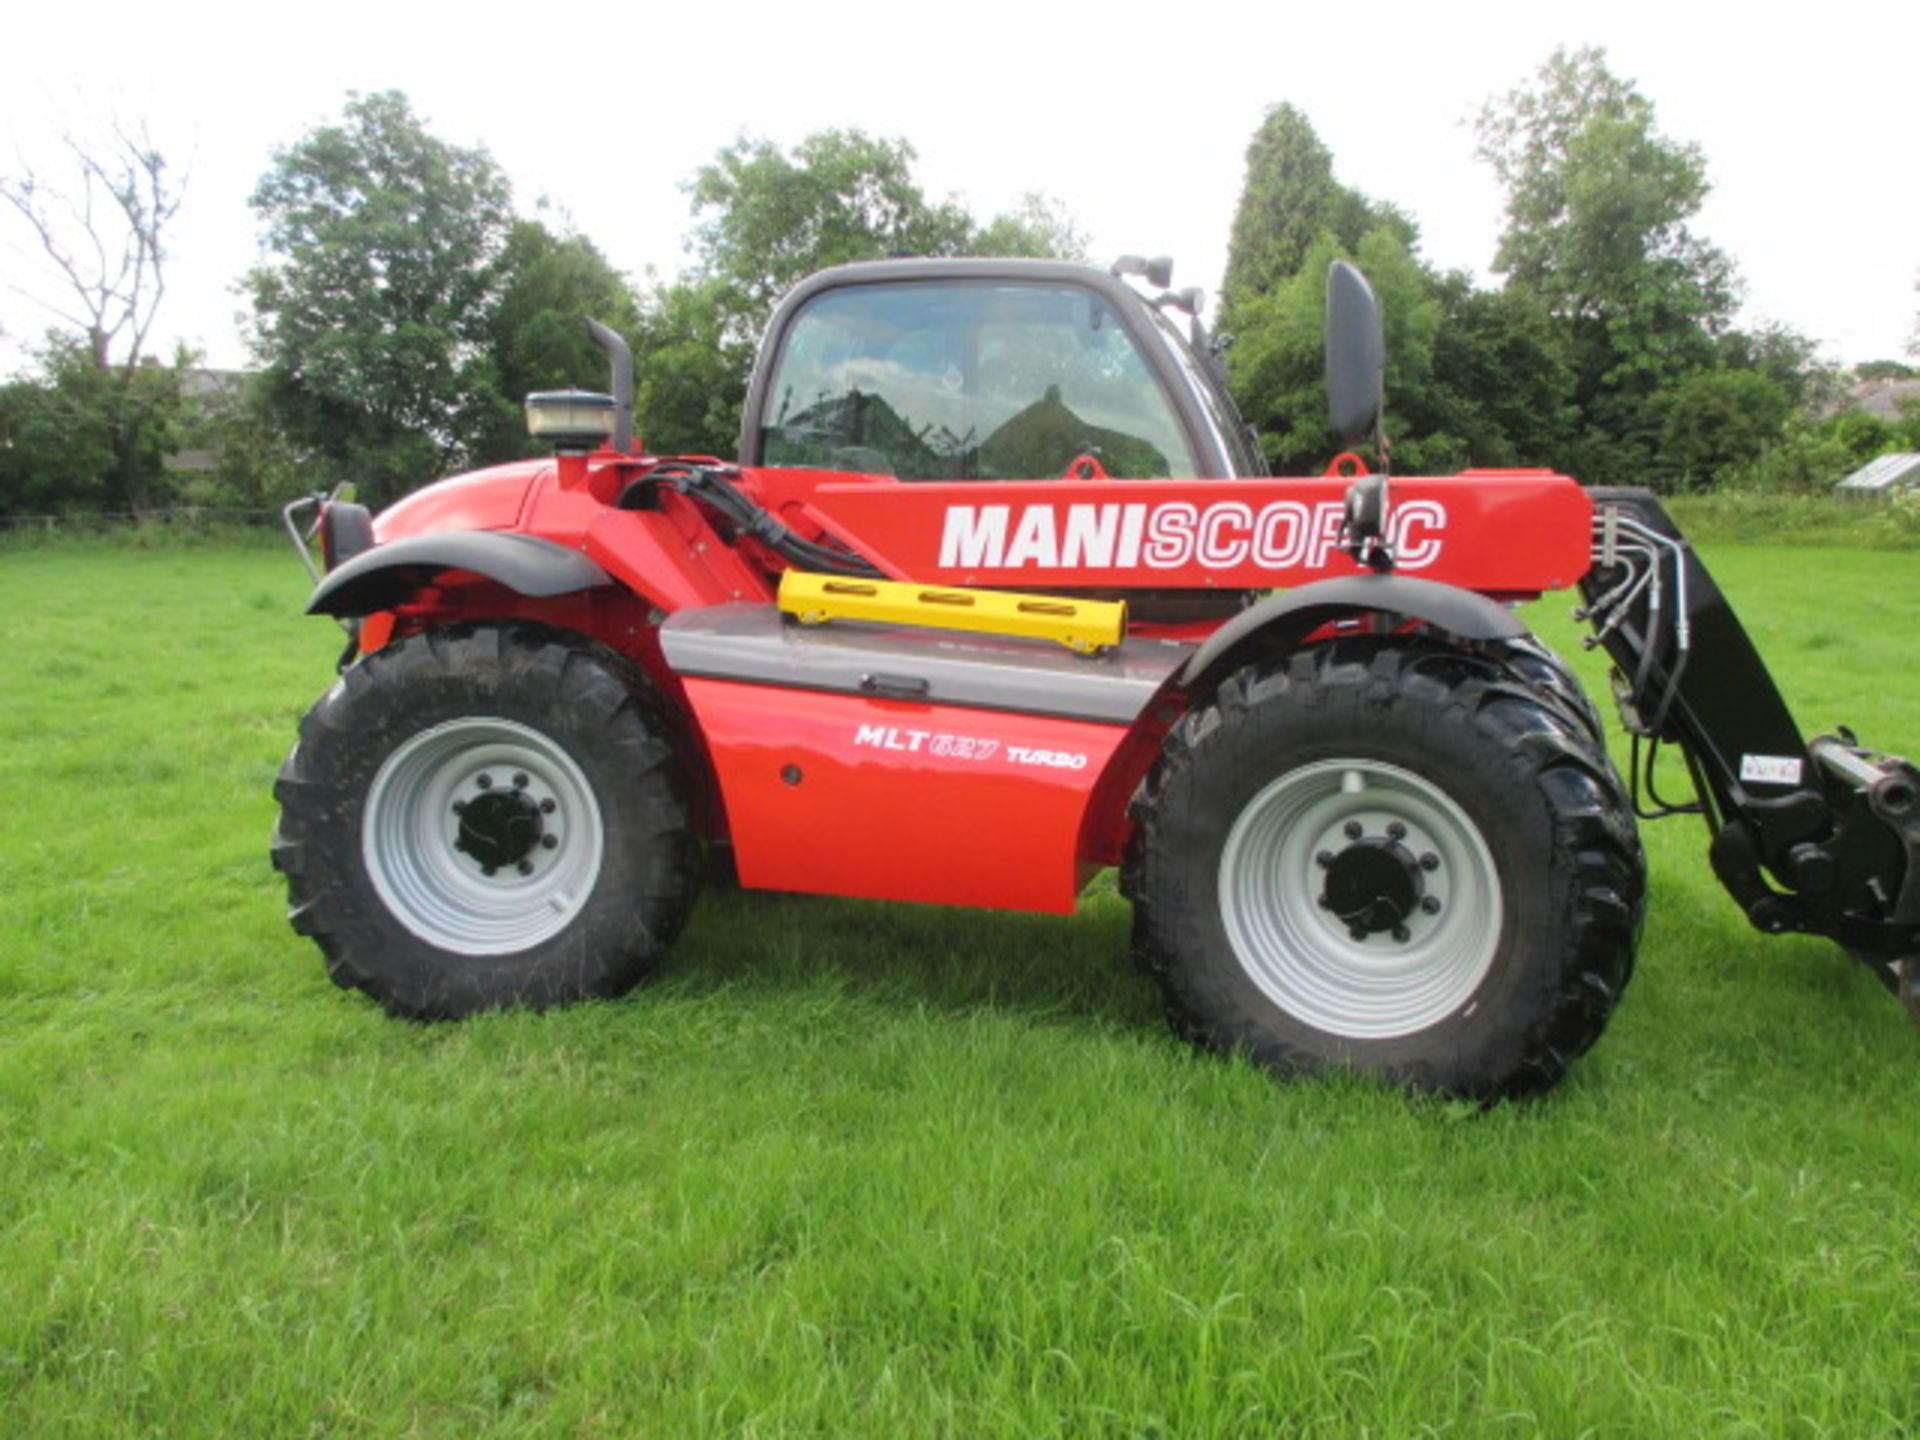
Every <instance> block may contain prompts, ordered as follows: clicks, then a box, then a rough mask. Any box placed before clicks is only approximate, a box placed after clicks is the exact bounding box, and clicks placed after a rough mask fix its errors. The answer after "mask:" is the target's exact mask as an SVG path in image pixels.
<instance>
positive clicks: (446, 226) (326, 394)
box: [247, 91, 512, 499]
mask: <svg viewBox="0 0 1920 1440" xmlns="http://www.w3.org/2000/svg"><path fill="white" fill-rule="evenodd" d="M252 204H253V207H254V210H255V211H256V213H258V215H259V216H260V219H261V222H262V225H263V229H264V239H265V244H266V247H267V249H268V251H269V252H270V258H269V259H268V260H267V261H266V263H264V264H262V265H261V266H259V267H258V268H256V269H255V270H254V271H253V272H252V273H251V274H250V275H249V276H248V277H247V285H248V288H249V289H250V290H251V292H252V296H253V303H254V325H255V333H254V349H255V352H256V354H257V355H258V357H259V359H260V360H261V361H262V362H263V364H264V365H265V367H266V370H267V375H268V383H269V395H270V400H271V404H272V408H273V410H274V413H275V414H276V415H277V417H278V419H279V422H280V424H281V425H282V426H283V427H284V428H285V430H286V432H287V434H288V435H289V437H290V438H291V439H292V440H293V441H294V442H295V443H296V444H297V445H299V446H300V447H302V448H303V449H305V450H306V451H308V452H310V453H311V454H312V455H313V456H314V457H315V458H316V460H317V461H318V462H319V468H320V469H322V470H323V471H325V472H327V473H328V474H329V475H331V476H337V477H339V478H343V479H346V478H350V479H354V480H357V481H359V482H361V483H362V484H363V485H364V486H366V487H367V488H368V489H369V490H370V491H371V493H372V494H373V495H374V497H375V498H377V499H384V498H390V497H391V496H393V495H394V494H397V493H399V492H400V491H402V490H404V489H407V488H410V487H411V486H413V485H415V484H418V483H419V482H420V481H422V480H424V479H427V478H430V477H431V476H432V475H434V474H437V473H440V472H441V471H443V470H445V469H446V468H447V467H449V466H451V465H453V464H455V463H456V462H459V461H461V460H464V459H466V458H468V457H469V456H470V455H471V454H472V453H473V451H474V448H475V446H474V436H473V435H472V434H471V433H470V427H471V425H473V424H475V423H479V422H476V421H475V419H474V417H475V415H476V412H477V411H478V412H484V410H485V407H484V406H483V405H477V404H476V401H475V396H476V394H477V393H479V392H482V391H484V390H485V389H486V387H487V386H488V383H489V372H488V369H487V362H486V360H485V356H484V346H485V342H486V339H487V328H488V323H489V318H490V316H491V314H492V311H493V306H494V303H495V301H496V299H497V298H498V294H499V290H500V287H501V285H502V283H503V259H504V256H505V252H506V249H507V242H508V237H509V233H510V230H511V225H512V212H511V209H510V206H509V191H508V186H507V182H506V179H505V177H504V176H502V174H501V173H500V171H499V169H498V167H496V166H495V164H494V162H493V160H492V158H491V157H489V156H488V154H487V153H486V151H484V150H480V149H462V148H459V147H457V146H453V145H449V144H447V143H446V142H445V141H442V140H439V139H437V138H436V137H434V136H433V135H431V134H429V133H428V132H427V130H426V128H425V126H424V125H423V123H422V122H421V121H420V120H419V119H418V118H417V117H416V116H415V115H414V113H413V110H412V108H411V107H410V106H409V105H408V103H407V99H406V97H405V96H404V95H401V94H400V93H398V92H397V91H386V92H383V93H380V94H375V95H367V96H360V95H354V96H352V97H351V98H350V99H349V101H348V103H347V105H346V109H345V114H344V119H343V123H341V124H337V125H324V126H321V127H320V128H318V129H316V130H313V131H311V132H309V133H308V134H307V136H306V137H305V138H304V139H302V140H300V141H299V142H298V143H296V144H294V145H292V146H290V147H288V148H286V149H282V150H277V151H275V153H274V160H273V166H272V168H271V169H270V170H269V171H268V172H267V174H266V176H265V177H264V178H263V179H262V180H261V181H260V184H259V187H258V188H257V189H256V190H255V191H254V194H253V199H252Z"/></svg>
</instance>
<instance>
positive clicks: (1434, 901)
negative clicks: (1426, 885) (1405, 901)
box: [1420, 895, 1440, 915]
mask: <svg viewBox="0 0 1920 1440" xmlns="http://www.w3.org/2000/svg"><path fill="white" fill-rule="evenodd" d="M1420 909H1421V910H1422V911H1423V912H1424V913H1426V914H1428V915H1438V914H1439V913H1440V897H1439V896H1438V895H1428V896H1426V897H1425V898H1424V899H1422V900H1421V902H1420Z"/></svg>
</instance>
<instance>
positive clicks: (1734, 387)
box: [1661, 370, 1793, 490]
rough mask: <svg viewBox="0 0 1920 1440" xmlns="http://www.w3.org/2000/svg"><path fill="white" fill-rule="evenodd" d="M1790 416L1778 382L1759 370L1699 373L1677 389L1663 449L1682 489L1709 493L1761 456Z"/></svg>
mask: <svg viewBox="0 0 1920 1440" xmlns="http://www.w3.org/2000/svg"><path fill="white" fill-rule="evenodd" d="M1792 412H1793V402H1792V400H1791V398H1790V397H1789V396H1788V394H1787V392H1786V390H1785V389H1783V388H1782V387H1781V386H1780V385H1779V384H1778V383H1777V382H1775V381H1773V380H1770V379H1768V378H1767V377H1766V376H1765V375H1762V374H1760V373H1759V372H1758V371H1757V370H1702V371H1699V372H1697V373H1695V374H1693V375H1689V376H1688V377H1687V378H1686V379H1685V380H1683V381H1681V382H1680V384H1679V385H1678V386H1677V387H1675V389H1674V392H1673V404H1672V406H1671V408H1670V409H1669V410H1668V412H1667V421H1666V426H1665V430H1664V432H1663V434H1662V436H1661V441H1662V444H1661V449H1662V452H1663V453H1664V454H1665V455H1666V457H1667V458H1668V460H1669V461H1670V462H1671V463H1672V464H1673V465H1675V466H1676V467H1677V468H1678V471H1679V475H1678V483H1679V485H1680V486H1681V488H1683V489H1689V490H1696V489H1708V488H1711V487H1712V486H1713V484H1714V483H1715V482H1716V481H1717V480H1718V479H1719V477H1720V476H1721V474H1722V473H1723V472H1726V471H1730V470H1732V469H1734V468H1735V467H1736V466H1740V465H1744V464H1747V463H1748V462H1750V461H1752V460H1754V459H1755V458H1756V457H1758V456H1759V454H1760V452H1761V451H1762V450H1763V449H1765V447H1766V445H1767V443H1768V442H1769V441H1771V440H1772V439H1774V438H1775V437H1776V436H1777V435H1779V434H1780V427H1781V426H1782V425H1783V424H1785V423H1786V419H1787V416H1788V415H1790V414H1791V413H1792Z"/></svg>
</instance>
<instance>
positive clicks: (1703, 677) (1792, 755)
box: [1575, 489, 1920, 988]
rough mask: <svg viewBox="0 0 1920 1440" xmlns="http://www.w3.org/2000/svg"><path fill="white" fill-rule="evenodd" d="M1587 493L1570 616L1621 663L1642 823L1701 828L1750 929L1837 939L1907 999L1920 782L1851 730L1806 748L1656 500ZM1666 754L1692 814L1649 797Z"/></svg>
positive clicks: (1918, 934) (1918, 931) (1915, 944)
mask: <svg viewBox="0 0 1920 1440" xmlns="http://www.w3.org/2000/svg"><path fill="white" fill-rule="evenodd" d="M1589 493H1590V494H1591V496H1592V498H1593V501H1594V506H1595V514H1594V548H1593V560H1594V563H1593V568H1592V569H1591V570H1590V571H1589V572H1588V573H1587V575H1586V577H1585V578H1584V579H1583V580H1582V581H1581V582H1580V590H1581V595H1582V599H1583V601H1584V603H1583V604H1582V606H1581V608H1580V609H1579V610H1578V611H1576V612H1575V613H1576V615H1577V616H1578V617H1579V618H1581V619H1585V620H1588V621H1590V622H1591V623H1592V625H1593V628H1594V633H1593V635H1592V637H1591V638H1590V639H1589V640H1588V642H1587V643H1588V645H1589V646H1594V645H1603V646H1605V647H1606V650H1607V653H1608V655H1609V656H1610V657H1611V658H1612V660H1613V662H1614V667H1615V669H1614V690H1615V696H1616V699H1617V700H1618V701H1619V703H1620V714H1621V720H1622V723H1623V724H1624V725H1625V726H1626V728H1627V730H1628V732H1629V733H1630V734H1631V735H1632V737H1633V748H1632V760H1631V770H1632V776H1631V779H1632V785H1633V799H1634V808H1635V813H1636V814H1638V815H1640V817H1641V818H1643V819H1658V818H1662V817H1664V816H1666V815H1672V814H1699V815H1703V816H1704V817H1705V818H1706V822H1707V826H1708V828H1709V830H1710V831H1711V832H1712V835H1713V841H1712V846H1711V850H1710V852H1709V853H1710V858H1711V860H1712V864H1713V868H1714V873H1715V874H1716V875H1717V876H1718V877H1719V879H1720V881H1721V883H1722V884H1723V885H1725V886H1726V888H1727V890H1728V891H1729V893H1731V894H1732V895H1733V897H1734V899H1735V900H1736V901H1738V902H1739V904H1740V906H1741V908H1742V909H1743V910H1744V911H1745V912H1746V914H1747V917H1748V919H1749V920H1750V921H1752V923H1753V924H1754V925H1756V926H1757V927H1759V928H1760V929H1762V930H1765V931H1768V932H1770V933H1779V932H1782V931H1806V932H1812V933H1816V934H1822V935H1827V936H1831V937H1832V938H1833V939H1835V940H1838V941H1839V942H1840V943H1841V944H1843V945H1845V946H1847V947H1848V948H1849V949H1850V950H1852V951H1853V953H1854V954H1855V955H1856V956H1858V957H1859V958H1860V959H1861V960H1863V961H1865V962H1867V963H1868V964H1869V965H1871V966H1873V967H1874V968H1875V969H1876V970H1877V971H1878V972H1879V973H1880V975H1881V977H1882V978H1883V979H1884V980H1886V981H1887V983H1888V984H1889V985H1890V986H1900V987H1902V988H1905V987H1906V986H1907V985H1908V984H1909V983H1910V982H1909V980H1908V979H1907V977H1908V975H1909V974H1910V973H1911V972H1912V971H1913V970H1915V969H1916V968H1920V965H1916V964H1915V961H1914V959H1913V958H1911V957H1920V771H1916V770H1915V768H1914V767H1913V766H1912V765H1911V764H1909V763H1908V762H1907V761H1905V760H1903V759H1900V758H1899V757H1897V756H1890V755H1883V754H1880V753H1878V752H1876V751H1872V750H1869V749H1866V748H1865V747H1862V746H1860V745H1858V744H1857V743H1855V741H1854V739H1853V737H1852V736H1851V735H1850V734H1844V732H1843V736H1842V737H1834V736H1820V737H1818V738H1816V739H1814V740H1813V741H1811V742H1808V741H1804V740H1802V739H1801V733H1800V730H1799V727H1798V726H1797V725H1796V724H1795V722H1794V719H1793V715H1792V712H1791V711H1790V710H1789V709H1788V708H1787V704H1786V701H1785V700H1784V699H1782V698H1781V695H1780V691H1779V689H1778V687H1777V686H1776V685H1775V684H1774V681H1773V677H1772V675H1771V674H1770V673H1769V672H1768V670H1767V667H1766V662H1765V661H1763V660H1762V659H1761V658H1760V654H1759V652H1758V651H1757V650H1756V649H1755V648H1754V645H1753V641H1752V640H1751V639H1750V638H1749V637H1748V635H1747V632H1746V630H1745V628H1744V627H1743V626H1742V625H1741V624H1740V621H1739V618H1738V617H1737V616H1736V615H1735V614H1734V612H1733V607H1732V606H1731V605H1729V604H1728V603H1727V599H1726V596H1725V595H1724V594H1722V593H1721V590H1720V587H1719V586H1718V585H1717V584H1715V583H1714V580H1713V577H1712V576H1711V575H1710V574H1709V573H1708V572H1707V568H1706V566H1705V565H1703V564H1702V563H1701V562H1700V557H1699V556H1698V555H1697V554H1696V553H1695V552H1694V550H1693V547H1692V546H1691V545H1689V544H1688V543H1687V541H1686V539H1685V537H1683V536H1682V535H1681V534H1680V531H1679V529H1678V528H1677V527H1676V526H1675V525H1674V523H1673V520H1672V518H1671V517H1670V516H1668V514H1667V513H1666V510H1665V508H1664V507H1663V506H1662V505H1661V504H1660V502H1659V500H1658V499H1657V498H1656V497H1655V496H1654V495H1653V494H1652V493H1651V492H1649V491H1646V490H1638V489H1596V490H1593V491H1591V492H1589ZM1670 744H1677V745H1678V746H1679V747H1680V749H1681V752H1682V753H1683V755H1684V756H1685V758H1686V762H1687V769H1688V774H1689V776H1690V778H1691V779H1692V781H1693V786H1694V791H1695V794H1696V796H1697V800H1696V801H1695V802H1694V803H1691V804H1685V803H1683V804H1674V803H1671V802H1669V801H1666V800H1664V799H1662V797H1661V796H1660V794H1659V793H1658V791H1657V790H1656V789H1655V787H1654V781H1653V776H1654V764H1655V761H1656V760H1657V758H1658V755H1659V750H1660V747H1661V746H1663V745H1670ZM1643 748H1644V755H1645V758H1644V761H1643V759H1642V752H1643ZM1643 788H1644V790H1645V793H1646V795H1647V797H1648V799H1649V800H1650V801H1651V802H1652V805H1651V808H1643V807H1642V806H1641V803H1640V795H1641V791H1642V789H1643ZM1903 961H1905V962H1906V963H1903Z"/></svg>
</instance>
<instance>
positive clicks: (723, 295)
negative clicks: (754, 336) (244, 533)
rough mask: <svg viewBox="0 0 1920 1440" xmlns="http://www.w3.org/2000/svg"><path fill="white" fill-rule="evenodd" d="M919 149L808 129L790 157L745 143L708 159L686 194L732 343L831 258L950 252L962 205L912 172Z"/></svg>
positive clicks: (968, 223) (704, 271)
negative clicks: (928, 190)
mask: <svg viewBox="0 0 1920 1440" xmlns="http://www.w3.org/2000/svg"><path fill="white" fill-rule="evenodd" d="M913 160H914V151H913V147H912V146H911V145H909V144H907V143H906V141H904V140H883V139H877V138H875V137H873V136H870V135H866V134H863V133H862V132H860V131H858V130H823V131H821V132H819V133H818V134H814V135H809V136H807V138H806V139H804V140H802V141H801V142H800V143H799V144H798V145H796V146H795V147H794V150H793V154H792V155H791V156H789V155H788V154H786V153H785V152H784V151H783V150H781V148H780V147H779V146H778V145H776V144H774V143H773V142H772V141H769V140H744V139H743V140H740V141H737V142H735V143H734V144H733V145H730V146H728V147H727V148H726V149H724V150H722V151H721V152H720V153H719V154H718V155H717V156H715V157H714V161H713V163H712V164H711V165H705V166H702V167H701V169H700V170H699V172H698V173H697V174H696V175H695V176H694V178H693V182H692V184H691V185H690V186H689V192H690V194H691V195H692V197H693V209H694V215H695V219H696V222H697V224H696V228H695V231H694V236H695V251H696V255H697V257H698V258H697V262H696V266H695V268H696V271H697V272H698V274H699V276H700V277H701V278H703V279H707V280H711V281H713V282H715V284H716V285H717V287H718V288H717V290H716V291H715V294H716V296H717V297H718V298H720V299H721V300H722V301H723V303H724V304H725V306H726V309H727V310H728V312H729V321H730V322H731V329H732V334H731V335H730V337H729V338H732V339H736V340H738V339H750V338H751V336H750V335H743V334H742V333H741V328H742V327H746V328H748V329H752V330H757V328H758V325H759V322H760V321H762V320H764V319H765V317H766V314H767V312H768V311H769V310H771V309H772V308H773V302H774V301H775V300H777V299H779V297H780V296H781V295H782V294H784V293H785V292H786V291H787V290H788V289H789V288H791V287H792V286H793V285H794V284H796V283H797V282H798V281H800V280H802V279H804V278H805V277H806V276H808V275H810V274H812V273H813V272H814V271H815V270H819V269H822V268H824V267H825V266H828V265H843V264H846V263H848V262H849V261H854V260H873V259H877V258H879V257H881V256H885V255H890V254H911V255H955V254H959V253H961V252H962V251H963V250H965V249H966V246H967V241H968V240H969V238H970V237H971V235H972V233H973V221H972V219H971V217H970V216H969V215H968V214H967V212H966V211H965V210H964V209H962V208H961V207H960V206H959V205H956V204H954V203H953V202H951V201H947V202H941V203H937V204H936V203H933V202H931V201H929V200H928V199H927V197H926V195H925V194H924V193H923V192H922V190H921V189H920V186H919V184H918V183H917V182H916V181H915V180H914V178H913Z"/></svg>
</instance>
